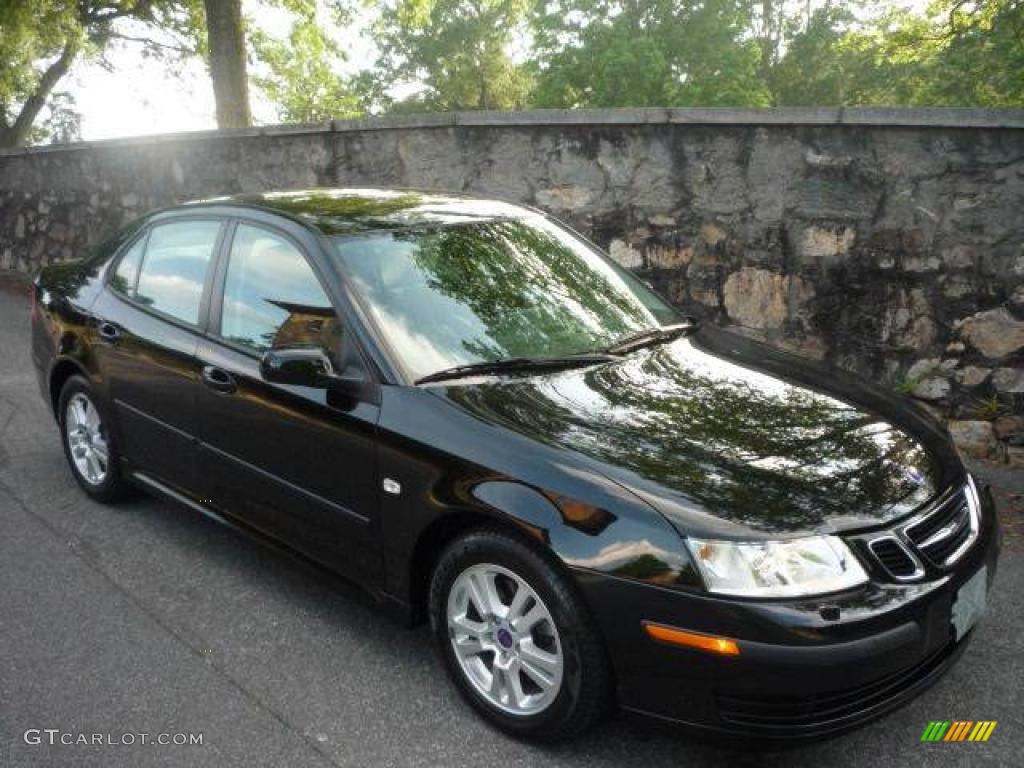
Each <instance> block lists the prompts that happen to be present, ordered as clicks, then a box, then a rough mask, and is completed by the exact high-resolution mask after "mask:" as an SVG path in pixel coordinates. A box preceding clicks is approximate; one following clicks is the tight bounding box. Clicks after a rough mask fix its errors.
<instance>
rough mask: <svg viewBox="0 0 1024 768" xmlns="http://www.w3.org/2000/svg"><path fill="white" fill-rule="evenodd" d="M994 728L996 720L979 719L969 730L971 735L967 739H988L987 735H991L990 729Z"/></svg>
mask: <svg viewBox="0 0 1024 768" xmlns="http://www.w3.org/2000/svg"><path fill="white" fill-rule="evenodd" d="M995 729H996V721H995V720H991V721H984V720H983V721H981V722H979V723H978V724H977V725H976V726H974V730H973V731H971V735H970V736H969V737H968V739H967V740H968V741H988V737H989V736H991V735H992V731H994V730H995Z"/></svg>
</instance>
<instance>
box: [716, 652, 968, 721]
mask: <svg viewBox="0 0 1024 768" xmlns="http://www.w3.org/2000/svg"><path fill="white" fill-rule="evenodd" d="M955 647H956V646H955V645H954V644H952V643H951V644H949V645H947V646H945V647H943V648H941V649H939V650H938V651H935V652H934V653H932V654H931V655H930V656H928V657H926V658H925V659H923V660H922V661H921V662H919V663H918V664H916V665H915V666H913V667H910V668H907V669H903V670H901V671H899V672H896V673H893V674H890V675H887V676H885V677H883V678H881V679H879V680H876V681H874V682H872V683H869V684H867V685H862V686H859V687H857V688H849V689H847V690H845V691H837V692H835V693H832V694H828V695H819V696H809V697H805V698H796V697H792V698H773V699H754V698H739V697H735V696H725V695H722V694H719V695H718V696H717V702H718V712H719V715H720V716H721V717H722V719H723V720H725V721H726V722H729V723H734V724H736V725H742V726H744V727H745V728H749V729H751V730H756V731H760V732H762V733H765V732H783V731H787V730H788V731H791V730H793V729H799V730H805V731H813V730H815V729H826V728H829V727H836V726H841V725H842V723H843V722H844V721H849V720H850V719H852V718H856V717H858V716H863V715H864V714H866V713H867V712H870V711H877V710H879V709H882V708H885V707H886V705H887V704H890V702H893V701H894V700H898V699H899V697H900V695H901V694H902V693H904V692H905V691H907V690H908V689H911V688H914V687H915V686H917V685H919V684H922V683H925V681H927V680H928V679H929V678H930V677H931V676H932V674H933V673H934V672H935V671H936V670H937V669H939V668H940V667H941V666H942V664H943V662H944V661H945V660H946V659H947V658H948V657H949V655H950V654H951V653H952V651H953V650H954V649H955Z"/></svg>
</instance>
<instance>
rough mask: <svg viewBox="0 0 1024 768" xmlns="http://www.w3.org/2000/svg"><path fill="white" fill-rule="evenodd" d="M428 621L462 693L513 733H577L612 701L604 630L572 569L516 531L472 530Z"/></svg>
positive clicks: (447, 568) (450, 553) (457, 548)
mask: <svg viewBox="0 0 1024 768" xmlns="http://www.w3.org/2000/svg"><path fill="white" fill-rule="evenodd" d="M429 609H430V624H431V629H432V631H433V635H434V642H435V645H436V647H437V650H438V653H439V655H440V656H441V660H442V661H443V662H444V664H445V666H446V667H447V669H448V673H449V675H450V676H451V678H452V680H453V681H454V682H455V684H456V687H457V688H458V689H459V692H460V693H461V694H462V695H463V697H464V698H465V699H466V700H467V701H468V702H469V703H470V704H471V705H472V706H473V707H474V708H475V709H476V710H477V711H478V712H479V713H480V714H482V715H483V716H484V717H486V718H487V719H488V720H490V721H491V722H492V723H493V724H495V725H497V726H498V727H499V728H501V729H503V730H505V731H507V732H509V733H511V734H513V735H516V736H524V737H529V738H532V739H536V740H539V741H555V740H558V739H564V738H568V737H571V736H574V735H576V734H577V733H579V732H580V731H582V730H584V729H585V728H587V727H588V726H589V725H591V724H592V723H594V722H595V721H596V720H597V719H598V718H600V717H601V716H602V715H603V714H604V713H605V712H607V711H608V709H609V707H610V705H611V703H612V680H611V672H610V666H609V664H608V660H607V655H606V653H605V649H604V643H603V641H602V638H601V634H600V632H599V630H598V628H597V625H596V623H595V622H594V620H593V618H592V616H591V615H590V612H589V611H588V609H587V607H586V606H585V605H584V604H583V601H582V599H581V597H580V595H579V591H578V587H577V585H576V583H575V582H574V581H573V580H572V578H571V576H570V572H569V571H568V570H567V569H566V568H565V567H564V566H563V565H561V564H560V563H558V562H557V561H556V560H555V558H554V557H553V556H552V555H551V554H550V553H546V552H544V551H543V550H542V549H541V546H540V545H539V544H537V543H535V542H532V541H530V540H529V539H527V538H526V537H524V536H522V535H518V534H517V533H516V532H513V531H505V530H499V529H489V528H488V529H479V530H472V531H469V532H467V533H465V534H464V535H462V536H461V537H459V538H457V539H456V540H455V541H453V542H452V543H451V544H449V545H448V547H447V548H446V549H445V551H444V552H442V553H441V556H440V558H439V560H438V563H437V565H436V567H435V568H434V573H433V575H432V577H431V580H430V599H429Z"/></svg>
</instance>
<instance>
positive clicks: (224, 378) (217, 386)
mask: <svg viewBox="0 0 1024 768" xmlns="http://www.w3.org/2000/svg"><path fill="white" fill-rule="evenodd" d="M202 375H203V384H205V385H206V386H208V387H209V388H210V389H212V390H214V391H216V392H223V393H224V394H230V393H232V392H234V391H235V390H236V389H238V383H237V382H236V381H235V377H234V376H232V375H231V374H230V373H228V372H227V371H225V370H224V369H223V368H218V367H217V366H215V365H205V366H203V374H202Z"/></svg>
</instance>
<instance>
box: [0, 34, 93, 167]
mask: <svg viewBox="0 0 1024 768" xmlns="http://www.w3.org/2000/svg"><path fill="white" fill-rule="evenodd" d="M77 55H78V44H77V43H76V42H71V41H69V42H68V43H66V44H65V45H64V49H63V50H62V51H61V53H60V58H58V59H57V60H56V61H55V62H53V63H52V64H51V65H50V66H48V67H47V68H46V71H45V72H43V74H42V77H40V78H39V83H38V84H37V85H36V89H35V91H33V92H32V95H31V96H29V97H28V98H27V99H25V103H24V104H23V105H22V106H21V111H20V112H19V113H18V116H17V117H16V118H15V119H14V122H13V123H11V124H10V125H6V124H4V123H3V122H2V118H0V147H20V146H22V145H23V144H24V143H25V141H26V140H27V139H28V134H29V131H31V130H32V126H33V125H34V124H35V121H36V118H37V117H38V116H39V111H40V110H41V109H42V108H43V105H44V104H46V100H47V99H48V98H49V97H50V92H51V91H53V87H54V86H55V85H57V83H58V82H59V81H60V79H61V78H62V77H64V75H66V74H67V73H68V70H69V69H71V65H72V64H73V63H74V61H75V56H77Z"/></svg>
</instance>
